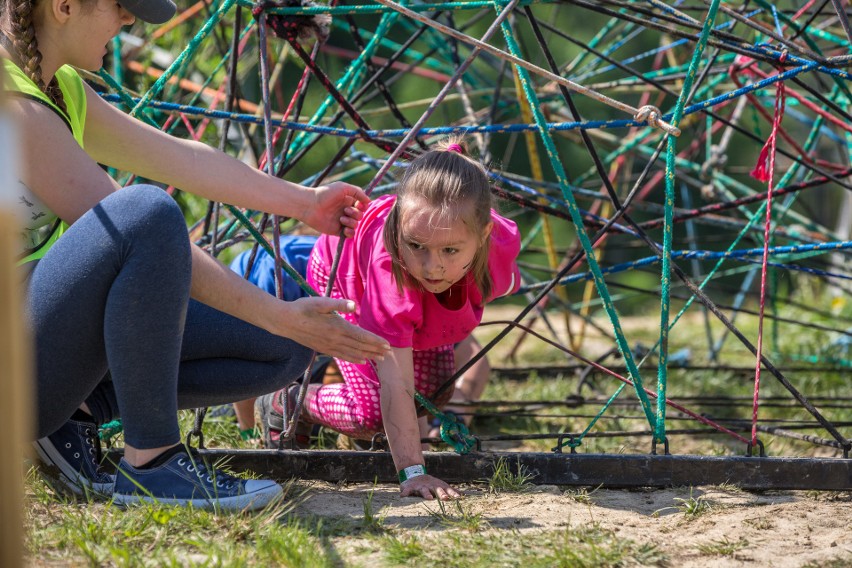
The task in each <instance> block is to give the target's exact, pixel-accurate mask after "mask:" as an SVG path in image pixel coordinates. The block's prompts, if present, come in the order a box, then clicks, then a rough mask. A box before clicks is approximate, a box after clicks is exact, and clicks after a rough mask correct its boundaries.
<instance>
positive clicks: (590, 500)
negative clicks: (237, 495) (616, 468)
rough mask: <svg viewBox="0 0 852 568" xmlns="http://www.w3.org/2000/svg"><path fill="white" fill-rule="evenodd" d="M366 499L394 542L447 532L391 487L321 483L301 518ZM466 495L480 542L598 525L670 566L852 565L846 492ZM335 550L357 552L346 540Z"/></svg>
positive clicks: (347, 511) (547, 489) (346, 513)
mask: <svg viewBox="0 0 852 568" xmlns="http://www.w3.org/2000/svg"><path fill="white" fill-rule="evenodd" d="M370 491H373V497H372V510H373V511H374V512H375V514H376V515H385V517H384V520H383V523H384V526H390V527H393V528H394V532H395V533H396V534H399V533H402V534H405V533H410V534H416V533H418V532H420V531H424V530H428V531H434V530H443V529H444V527H441V526H440V525H439V524H438V523H436V521H435V518H434V516H433V515H431V514H430V512H429V510H430V509H431V510H433V511H434V510H436V509H437V507H436V506H435V504H434V503H426V502H424V501H422V500H420V499H413V498H400V497H399V495H398V492H397V489H396V488H395V487H390V486H378V487H373V486H372V485H360V486H359V485H354V486H353V485H348V486H345V487H337V486H333V485H329V484H323V483H317V484H314V485H312V486H311V487H310V489H309V491H308V494H307V499H306V501H305V502H304V503H303V504H301V505H300V507H299V510H298V513H301V514H306V515H313V516H319V517H320V518H324V519H328V520H332V519H342V518H343V519H350V520H357V519H360V518H362V517H363V515H364V500H365V499H366V498H367V496H368V495H369V493H370ZM465 493H466V496H465V498H464V500H463V503H464V508H465V510H469V511H471V512H472V513H481V515H482V518H483V520H485V521H486V522H487V524H485V528H483V529H481V531H482V532H483V533H485V534H487V533H489V532H499V531H504V532H506V533H512V534H515V533H514V531H517V533H519V534H520V535H521V536H523V535H532V534H535V533H536V532H542V531H555V530H565V529H568V528H577V527H579V526H581V525H584V524H592V523H596V524H597V525H598V526H600V527H601V528H603V529H608V530H611V531H614V532H615V534H616V535H617V536H618V537H619V538H622V539H630V540H632V541H634V542H636V543H639V544H654V545H656V546H657V547H658V549H659V550H660V551H661V552H663V553H664V554H665V556H666V558H667V562H666V564H667V565H668V566H678V567H685V568H686V567H692V566H694V567H696V568H698V567H701V568H705V567H728V566H745V565H749V566H773V567H779V568H780V567H800V566H830V567H832V568H838V567H842V566H852V532H850V530H849V529H850V521H852V494H850V493H843V492H814V491H772V492H762V493H751V492H745V491H742V490H739V489H737V488H732V487H706V488H701V487H697V488H691V489H690V488H674V489H642V490H603V489H599V490H593V489H590V490H589V491H587V492H584V491H582V490H581V491H579V492H578V490H577V489H576V488H562V487H556V486H537V487H532V488H530V489H529V490H526V491H524V492H521V493H503V494H497V495H494V494H489V493H488V492H487V491H486V490H484V489H483V488H482V487H473V488H465ZM694 501H703V502H705V503H706V504H707V505H708V506H709V508H708V509H707V510H706V511H705V512H703V513H702V514H699V515H690V514H688V513H686V512H685V511H684V508H685V504H686V503H690V502H694ZM356 540H357V539H356ZM731 544H734V545H737V544H739V546H734V547H733V548H739V550H736V551H733V552H724V551H722V549H723V548H724V545H731ZM340 545H341V546H342V547H343V548H346V547H349V546H355V545H353V540H352V538H351V536H350V537H347V538H345V539H341V541H340ZM717 550H718V551H717Z"/></svg>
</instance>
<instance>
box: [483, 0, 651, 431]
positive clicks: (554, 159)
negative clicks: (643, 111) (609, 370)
mask: <svg viewBox="0 0 852 568" xmlns="http://www.w3.org/2000/svg"><path fill="white" fill-rule="evenodd" d="M494 6H495V8H497V9H499V3H497V2H495V3H494ZM501 27H502V30H503V36H504V38H505V39H506V44H507V47H508V48H509V53H511V54H512V55H514V56H516V57H518V56H519V53H520V49H519V47H518V44H517V41H516V40H515V37H514V34H513V32H512V28H511V27H510V26H509V25H508V23H506V22H503V23H502V25H501ZM516 67H517V70H518V76H519V77H520V81H521V86H522V87H523V90H524V95H525V96H526V97H527V100H528V101H529V103H530V108H531V109H532V112H533V117H534V118H535V122H536V126H537V127H538V132H539V134H540V135H541V138H542V142H543V143H544V147H545V149H546V151H547V157H548V159H549V160H550V164H551V167H552V168H553V171H554V173H555V174H556V178H557V181H558V183H559V186H560V188H561V191H562V195H563V197H564V198H565V201H566V206H567V207H568V212H569V214H570V215H571V221H572V222H573V224H574V229H575V231H576V232H577V238H578V239H579V240H580V244H581V245H582V247H583V250H584V251H585V253H586V262H587V263H588V265H589V270H590V271H591V272H592V275H593V279H594V282H595V287H596V288H597V290H598V294H599V295H600V296H601V299H602V300H603V305H604V309H605V310H606V313H607V315H608V316H609V319H610V322H611V323H612V328H613V332H614V334H615V339H616V345H617V347H618V350H619V352H621V356H622V357H623V358H624V362H625V364H626V365H627V369H628V373H629V375H630V376H631V378H632V380H633V384H634V387H635V388H636V394H637V396H638V397H639V401H640V402H641V404H642V410H643V411H644V412H645V416H646V418H647V419H648V423H649V424H650V425H651V427H652V428H653V427H654V426H655V418H654V413H653V411H652V409H651V403H650V401H649V400H648V395H647V394H646V393H645V391H644V389H643V386H642V377H641V376H640V374H639V369H638V368H637V367H636V363H635V361H634V360H633V354H632V353H631V351H630V346H629V345H628V344H627V340H626V339H625V337H624V332H623V331H622V329H621V323H620V321H619V317H618V313H617V312H616V309H615V305H614V304H613V301H612V298H611V297H610V295H609V290H608V289H607V286H606V281H604V278H603V275H602V274H601V269H600V266H599V265H598V262H597V259H596V257H595V251H594V249H593V248H592V243H591V242H590V241H589V236H588V235H587V234H586V231H585V228H584V227H583V217H582V215H581V214H580V209H579V207H578V206H577V201H576V199H575V197H574V194H573V193H572V192H571V190H570V185H569V183H568V175H567V174H566V172H565V168H564V166H563V165H562V162H561V161H560V160H559V155H558V153H557V151H556V144H555V142H554V140H553V136H552V135H551V133H550V131H549V130H548V129H547V121H546V119H545V117H544V115H543V114H542V112H541V106H540V104H539V100H538V96H537V95H536V92H535V90H534V89H533V88H532V85H531V83H530V77H529V73H528V72H527V70H526V69H524V68H523V67H520V66H516Z"/></svg>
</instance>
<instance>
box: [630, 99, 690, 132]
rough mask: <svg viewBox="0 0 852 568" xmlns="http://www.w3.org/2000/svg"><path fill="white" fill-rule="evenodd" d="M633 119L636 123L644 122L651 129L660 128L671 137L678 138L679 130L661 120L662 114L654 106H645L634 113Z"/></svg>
mask: <svg viewBox="0 0 852 568" xmlns="http://www.w3.org/2000/svg"><path fill="white" fill-rule="evenodd" d="M633 119H634V120H636V121H637V122H644V123H645V124H647V125H648V126H650V127H651V128H660V129H662V130H663V131H665V132H666V133H668V134H671V135H672V136H680V128H677V127H675V126H672V125H671V124H669V123H667V122H665V121H664V120H663V113H661V112H660V109H658V108H657V107H655V106H654V105H645V106H643V107H642V108H640V109H639V110H638V111H636V114H635V115H633Z"/></svg>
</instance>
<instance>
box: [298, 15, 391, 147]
mask: <svg viewBox="0 0 852 568" xmlns="http://www.w3.org/2000/svg"><path fill="white" fill-rule="evenodd" d="M398 18H399V14H397V13H396V12H394V13H392V14H386V15H384V16H382V19H381V21H380V22H379V25H378V26H376V31H375V32H374V34H373V37H371V38H370V41H369V42H367V45H366V46H365V47H364V51H362V52H361V54H360V55H359V56H358V57H357V58H356V59H354V60H353V61H352V63H351V64H350V65H349V67H347V69H346V72H345V73H344V74H343V77H341V78H340V80H339V81H337V83H335V85H334V87H335V88H336V89H337V90H338V91H341V92H342V91H343V90H345V89H346V87H347V85H349V84H350V82H352V81H353V80H354V78H356V77H357V75H358V70H360V69H361V68H363V67H365V66H366V64H365V61H367V59H368V58H370V57H372V56H373V54H374V53H375V51H376V49H378V47H379V46H380V45H381V40H382V38H383V37H384V36H385V35H388V29H389V28H390V27H391V26H392V25H393V24H394V23H395V22H396V20H397V19H398ZM334 103H335V100H334V98H333V97H332V96H331V95H330V94H329V95H327V96H326V98H325V100H324V101H323V102H322V104H321V105H320V106H319V108H318V109H317V110H316V112H315V113H314V115H313V116H312V117H311V118H310V120H309V121H308V125H309V126H313V125H315V124H317V123H319V121H320V120H322V118H323V117H324V116H325V113H326V112H327V111H328V109H329V107H330V106H331V105H332V104H334ZM315 136H316V134H313V133H310V132H300V133H299V134H298V135H297V136H296V137H295V139H294V140H293V143H292V144H291V145H290V148H289V149H288V151H287V156H286V158H285V159H289V158H291V157H292V156H294V155H296V154H297V153H298V152H299V151H300V150H301V149H302V148H303V147H304V146H306V145H307V144H308V142H309V141H310V140H312V139H313V138H314V137H315Z"/></svg>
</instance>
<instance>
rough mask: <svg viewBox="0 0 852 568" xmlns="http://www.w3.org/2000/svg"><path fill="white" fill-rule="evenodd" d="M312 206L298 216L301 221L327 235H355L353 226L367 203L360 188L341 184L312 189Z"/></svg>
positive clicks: (368, 201) (367, 199) (333, 183)
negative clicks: (341, 233) (342, 231)
mask: <svg viewBox="0 0 852 568" xmlns="http://www.w3.org/2000/svg"><path fill="white" fill-rule="evenodd" d="M313 192H314V199H315V200H314V203H312V204H311V206H310V207H308V208H307V210H305V212H304V214H303V215H302V216H301V217H300V219H301V220H302V221H304V222H305V223H307V224H308V225H310V226H311V227H313V228H314V229H316V230H317V231H319V232H321V233H325V234H327V235H339V234H340V230H341V229H343V230H344V234H345V235H346V236H347V237H352V236H354V235H355V227H356V226H357V225H358V220H359V219H361V216H362V215H363V210H364V209H366V208H367V205H369V204H370V198H369V197H367V194H366V193H364V192H363V191H362V190H361V188H359V187H355V186H354V185H350V184H348V183H344V182H342V181H336V182H332V183H330V184H328V185H322V186H319V187H317V188H315V189H314V190H313Z"/></svg>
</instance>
